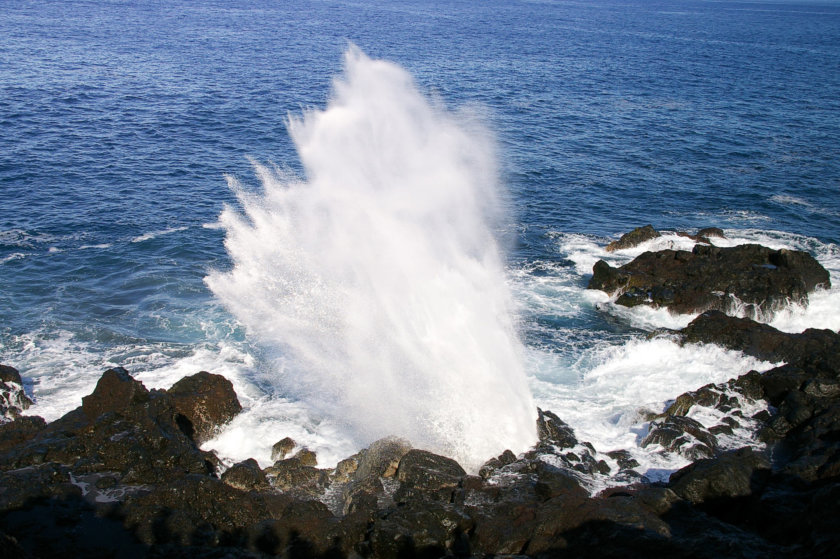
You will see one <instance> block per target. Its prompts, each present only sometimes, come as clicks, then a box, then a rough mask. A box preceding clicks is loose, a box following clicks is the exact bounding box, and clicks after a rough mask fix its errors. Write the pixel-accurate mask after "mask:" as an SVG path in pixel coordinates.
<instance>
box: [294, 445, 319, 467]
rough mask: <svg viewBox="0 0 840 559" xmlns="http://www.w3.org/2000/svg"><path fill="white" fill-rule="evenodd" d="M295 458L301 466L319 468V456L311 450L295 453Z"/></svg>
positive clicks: (304, 449)
mask: <svg viewBox="0 0 840 559" xmlns="http://www.w3.org/2000/svg"><path fill="white" fill-rule="evenodd" d="M293 458H296V459H297V461H298V463H300V465H301V466H317V465H318V456H317V455H316V454H315V452H313V451H311V450H309V449H308V448H302V449H300V450H299V451H297V452H296V453H295V455H294V456H293Z"/></svg>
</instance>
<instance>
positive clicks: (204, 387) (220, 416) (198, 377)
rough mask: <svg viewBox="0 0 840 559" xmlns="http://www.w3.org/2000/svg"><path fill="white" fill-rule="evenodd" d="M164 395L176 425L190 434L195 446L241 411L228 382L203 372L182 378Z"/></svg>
mask: <svg viewBox="0 0 840 559" xmlns="http://www.w3.org/2000/svg"><path fill="white" fill-rule="evenodd" d="M167 393H168V394H169V396H170V397H171V398H172V404H173V405H174V407H175V409H176V410H177V411H178V414H179V416H180V417H179V418H178V419H179V422H181V423H182V424H183V425H184V429H185V431H187V432H189V431H190V430H192V433H191V435H190V436H191V437H192V439H193V440H194V441H195V442H196V444H199V445H200V444H201V443H203V442H204V441H206V440H209V439H211V438H212V437H213V436H215V435H216V433H217V432H218V428H219V426H221V425H224V424H225V423H227V422H229V421H230V420H231V419H233V418H234V417H235V416H236V415H237V414H238V413H239V412H240V411H242V406H241V405H240V403H239V399H238V398H237V397H236V392H234V390H233V385H232V384H231V382H230V381H229V380H228V379H226V378H225V377H223V376H221V375H214V374H212V373H208V372H206V371H201V372H199V373H197V374H194V375H192V376H188V377H184V378H182V379H181V380H179V381H178V382H176V383H175V384H173V385H172V388H170V389H169V390H168V391H167Z"/></svg>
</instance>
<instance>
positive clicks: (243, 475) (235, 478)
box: [222, 458, 271, 491]
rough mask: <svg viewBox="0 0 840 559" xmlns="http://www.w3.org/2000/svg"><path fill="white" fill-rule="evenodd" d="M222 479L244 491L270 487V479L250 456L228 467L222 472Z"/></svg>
mask: <svg viewBox="0 0 840 559" xmlns="http://www.w3.org/2000/svg"><path fill="white" fill-rule="evenodd" d="M222 481H223V482H225V483H227V484H228V485H230V486H231V487H235V488H237V489H242V490H244V491H251V490H254V489H268V488H269V487H271V486H270V485H269V483H268V479H267V478H266V477H265V474H264V473H263V471H262V470H261V469H260V465H259V464H258V463H257V461H256V460H254V459H253V458H249V459H247V460H244V461H242V462H239V463H237V464H234V465H233V466H231V467H230V468H228V469H227V470H226V471H225V472H224V473H223V474H222Z"/></svg>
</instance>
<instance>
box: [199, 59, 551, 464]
mask: <svg viewBox="0 0 840 559" xmlns="http://www.w3.org/2000/svg"><path fill="white" fill-rule="evenodd" d="M289 132H290V134H291V137H292V139H293V141H294V143H295V146H296V148H297V151H298V154H299V156H300V159H301V162H302V163H303V167H304V170H305V174H306V177H305V179H303V180H301V179H298V178H295V177H293V176H291V174H290V173H286V172H283V171H280V170H277V169H268V168H266V167H264V166H261V165H258V164H255V168H256V172H257V175H258V176H259V178H260V180H261V182H262V187H263V192H262V194H261V195H253V194H248V193H246V192H244V191H243V189H242V188H241V187H240V186H239V185H238V184H237V183H236V181H234V180H232V179H231V180H230V182H231V186H232V188H233V189H234V190H235V191H236V192H237V195H238V197H239V200H240V202H241V205H242V208H243V210H244V215H241V214H239V213H237V212H236V211H235V210H233V209H232V208H227V209H225V211H224V212H223V213H222V215H221V218H220V220H221V223H222V225H223V226H224V228H225V229H226V231H227V238H226V241H225V246H226V248H227V250H228V253H229V254H230V256H231V259H232V261H233V268H232V270H231V271H230V272H228V273H220V272H216V273H212V274H210V276H209V277H208V278H207V284H208V285H209V286H210V288H211V289H212V291H213V292H214V293H215V294H216V295H217V296H218V297H219V298H220V299H221V300H222V301H223V302H224V304H225V305H226V306H227V307H228V308H229V309H230V310H231V311H232V312H233V313H234V314H235V315H236V317H237V318H238V319H239V320H240V321H241V322H242V323H243V324H244V325H245V326H246V327H247V329H248V331H249V334H250V335H251V336H253V337H254V338H255V339H256V340H258V341H259V343H260V344H261V345H262V346H263V347H264V348H265V349H267V350H268V351H269V352H276V353H274V355H275V356H282V358H278V359H277V360H276V361H275V363H276V364H277V367H276V370H275V371H274V372H273V373H272V374H274V375H275V386H276V387H277V390H278V394H281V395H283V396H290V397H294V398H297V399H300V400H302V401H303V402H305V403H306V404H307V405H308V406H309V407H310V408H312V410H313V412H314V413H315V414H316V415H320V416H322V417H327V418H329V419H330V420H331V421H333V422H337V423H339V424H342V425H343V427H344V428H345V429H346V430H347V434H348V436H349V437H351V438H352V439H353V440H354V441H355V442H356V443H357V445H359V446H361V445H365V444H367V443H369V442H371V441H373V440H375V439H376V438H379V437H382V436H386V435H398V436H402V437H406V438H408V439H409V440H410V441H411V442H412V443H413V444H414V445H415V446H418V447H421V448H428V449H430V450H433V451H436V452H441V453H443V454H447V455H449V456H453V457H455V458H456V459H458V460H459V461H460V462H461V463H462V464H463V465H464V466H465V467H468V468H473V469H475V468H477V466H478V465H480V464H481V463H482V462H483V461H485V460H487V459H488V458H490V457H491V456H494V455H496V454H498V453H499V452H501V451H502V450H504V449H505V448H510V449H512V450H514V451H515V452H520V451H523V450H525V449H526V448H527V447H528V446H529V445H531V444H533V443H534V441H535V439H536V433H535V426H534V425H535V424H534V420H535V416H536V410H535V406H534V404H533V401H532V398H531V394H530V391H529V389H528V384H527V378H526V375H525V373H524V370H523V358H522V353H523V352H522V346H521V342H520V341H519V339H518V336H517V334H516V332H515V329H514V324H513V318H512V301H511V296H510V293H509V291H508V288H507V285H506V281H505V271H504V266H503V262H502V258H501V255H500V250H499V247H498V244H497V241H496V239H495V238H494V236H493V234H492V227H493V225H494V224H496V223H497V220H498V218H499V217H500V207H499V206H500V205H499V203H498V188H499V184H498V176H497V168H496V162H495V154H494V147H493V142H492V141H491V139H490V135H489V134H488V132H487V131H486V129H484V128H483V127H481V126H480V125H479V124H478V123H476V119H474V118H473V119H470V118H468V117H467V115H465V114H452V113H448V112H447V111H445V110H444V109H442V108H440V107H438V106H437V105H436V104H434V103H431V102H430V101H429V100H428V99H426V98H425V97H424V96H423V95H421V94H420V93H419V92H418V90H417V88H416V86H415V84H414V83H413V80H412V78H411V77H410V75H409V74H408V73H407V72H406V71H405V70H403V69H402V68H400V67H398V66H396V65H394V64H392V63H389V62H386V61H381V60H372V59H370V58H368V57H367V56H366V55H365V54H363V53H362V52H361V51H360V50H359V49H358V48H356V47H353V46H351V47H350V48H349V49H348V51H347V53H346V54H345V70H344V74H343V75H342V76H341V77H340V78H338V79H336V80H335V81H334V83H333V91H332V95H331V99H330V101H329V103H328V104H327V107H326V109H325V110H311V111H308V112H306V113H305V114H304V115H303V116H302V117H300V118H290V122H289ZM280 363H282V366H280Z"/></svg>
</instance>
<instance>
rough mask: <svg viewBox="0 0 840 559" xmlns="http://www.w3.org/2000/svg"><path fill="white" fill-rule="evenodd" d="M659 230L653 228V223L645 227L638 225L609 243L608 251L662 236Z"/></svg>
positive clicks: (630, 246)
mask: <svg viewBox="0 0 840 559" xmlns="http://www.w3.org/2000/svg"><path fill="white" fill-rule="evenodd" d="M661 236H662V235H660V233H659V231H657V230H656V229H654V228H653V225H645V226H644V227H637V228H636V229H633V230H632V231H630V232H629V233H625V234H624V235H622V236H621V238H619V239H618V240H617V241H613V242H611V243H610V244H608V245H607V247H606V249H605V250H606V251H607V252H615V251H616V250H622V249H627V248H633V247H635V246H639V245H640V244H642V243H643V242H645V241H649V240H651V239H655V238H657V237H661Z"/></svg>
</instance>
